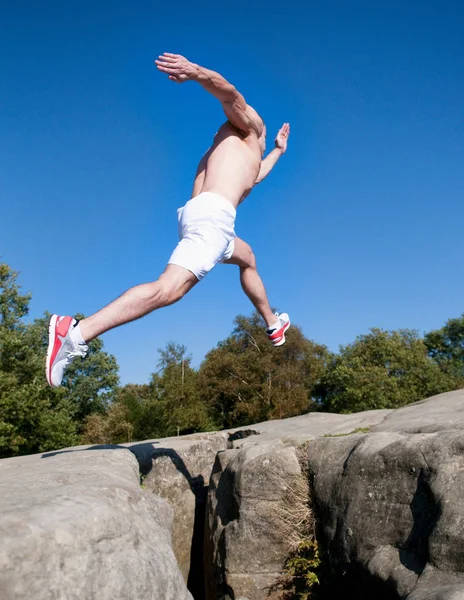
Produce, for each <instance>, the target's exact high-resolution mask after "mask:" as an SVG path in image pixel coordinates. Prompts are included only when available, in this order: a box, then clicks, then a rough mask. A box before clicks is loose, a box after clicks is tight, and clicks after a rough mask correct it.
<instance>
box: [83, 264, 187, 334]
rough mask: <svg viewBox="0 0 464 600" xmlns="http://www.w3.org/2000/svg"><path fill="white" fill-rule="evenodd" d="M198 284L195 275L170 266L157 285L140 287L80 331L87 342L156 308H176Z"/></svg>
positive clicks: (85, 322) (94, 317) (98, 313)
mask: <svg viewBox="0 0 464 600" xmlns="http://www.w3.org/2000/svg"><path fill="white" fill-rule="evenodd" d="M196 283H198V279H197V278H196V277H195V275H194V274H193V273H191V272H190V271H188V270H187V269H184V268H183V267H179V266H177V265H168V266H167V267H166V269H165V271H164V273H163V274H162V275H161V276H160V278H159V279H158V280H157V281H154V282H152V283H143V284H142V285H137V286H135V287H133V288H131V289H130V290H128V291H127V292H125V293H124V294H123V295H122V296H120V297H119V298H117V299H116V300H114V302H111V304H108V305H107V306H105V308H102V309H101V310H99V311H98V312H96V313H95V314H93V315H92V316H90V317H88V318H87V319H82V321H81V322H80V329H81V333H82V337H83V338H84V340H85V341H86V342H90V340H93V338H95V337H97V336H98V335H101V334H102V333H105V331H108V330H110V329H113V328H114V327H119V325H123V324H124V323H128V322H129V321H134V320H135V319H139V318H140V317H143V316H145V315H147V314H148V313H150V312H152V311H153V310H155V309H157V308H162V307H163V306H168V305H169V304H174V302H177V301H178V300H180V299H181V298H182V297H183V296H184V295H185V294H186V293H187V292H188V291H189V290H191V289H192V287H193V286H194V285H195V284H196Z"/></svg>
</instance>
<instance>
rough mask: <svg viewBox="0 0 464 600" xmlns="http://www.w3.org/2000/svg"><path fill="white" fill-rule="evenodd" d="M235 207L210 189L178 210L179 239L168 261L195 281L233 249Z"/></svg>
mask: <svg viewBox="0 0 464 600" xmlns="http://www.w3.org/2000/svg"><path fill="white" fill-rule="evenodd" d="M235 214H236V211H235V207H234V205H233V204H231V203H230V202H229V201H228V200H226V199H225V198H224V197H223V196H220V195H219V194H215V193H213V192H203V193H202V194H199V195H198V196H195V198H192V199H191V200H189V201H188V202H187V204H186V205H185V206H183V207H182V208H179V209H178V210H177V219H178V223H179V239H180V242H179V243H178V244H177V246H176V248H175V249H174V252H173V253H172V254H171V258H170V259H169V261H168V263H169V264H172V265H179V266H180V267H184V269H188V270H189V271H191V272H192V273H193V274H194V275H195V277H196V278H197V279H198V280H201V279H203V277H204V276H205V275H206V274H207V273H208V272H209V271H211V269H212V268H213V267H214V266H215V265H216V264H217V263H218V262H223V261H225V260H228V259H229V258H230V257H231V256H232V254H233V252H234V239H235V230H234V226H235Z"/></svg>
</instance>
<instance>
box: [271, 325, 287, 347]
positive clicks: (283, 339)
mask: <svg viewBox="0 0 464 600" xmlns="http://www.w3.org/2000/svg"><path fill="white" fill-rule="evenodd" d="M289 327H290V321H288V322H287V323H286V324H285V325H284V332H283V335H282V339H281V340H280V342H277V343H276V344H273V346H274V348H277V347H278V346H283V344H285V332H286V331H287V330H288V328H289Z"/></svg>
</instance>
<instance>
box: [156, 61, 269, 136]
mask: <svg viewBox="0 0 464 600" xmlns="http://www.w3.org/2000/svg"><path fill="white" fill-rule="evenodd" d="M155 63H156V66H157V67H158V69H159V70H160V71H162V72H163V73H166V74H167V75H169V79H170V80H171V81H175V82H176V83H183V82H184V81H197V82H198V83H199V84H201V85H202V86H203V87H204V88H205V90H206V91H207V92H209V93H210V94H212V95H213V96H214V97H215V98H217V99H218V100H219V101H220V102H221V104H222V107H223V109H224V112H225V113H226V116H227V118H228V119H229V120H230V121H231V123H232V124H233V125H235V127H237V128H238V129H240V130H241V131H243V132H244V133H246V134H247V135H248V134H250V133H252V132H255V133H256V134H257V136H258V137H259V136H260V135H261V134H262V133H263V129H264V124H263V121H262V119H261V118H260V117H259V115H258V113H257V112H256V111H255V110H254V109H253V108H252V107H251V106H249V105H248V104H247V103H246V101H245V98H244V97H243V96H242V94H241V93H240V92H239V91H238V90H237V88H236V87H235V86H234V85H232V84H231V83H229V82H228V81H227V80H226V79H224V77H223V76H222V75H220V74H219V73H216V71H211V70H210V69H205V68H204V67H200V66H199V65H196V64H195V63H192V62H190V61H189V60H187V59H186V58H184V57H183V56H180V55H179V54H171V53H169V52H165V53H164V54H163V55H162V56H160V57H159V58H158V60H155Z"/></svg>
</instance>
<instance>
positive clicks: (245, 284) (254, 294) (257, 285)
mask: <svg viewBox="0 0 464 600" xmlns="http://www.w3.org/2000/svg"><path fill="white" fill-rule="evenodd" d="M224 263H225V264H229V265H238V266H239V267H240V283H241V284H242V288H243V291H244V292H245V294H246V295H247V296H248V298H249V299H250V300H251V302H252V304H253V306H254V307H255V308H256V310H257V311H258V312H259V314H260V315H261V316H262V317H263V319H264V320H265V321H266V325H267V326H268V327H271V326H272V325H274V324H275V322H276V316H275V314H274V313H273V312H272V310H271V307H270V305H269V300H268V299H267V294H266V289H265V287H264V284H263V281H262V279H261V277H260V276H259V274H258V271H257V270H256V259H255V255H254V254H253V250H252V249H251V247H250V246H249V245H248V244H247V243H246V242H244V241H243V240H242V239H240V238H238V237H237V238H235V248H234V253H233V254H232V257H231V258H230V259H229V260H226V261H224Z"/></svg>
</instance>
